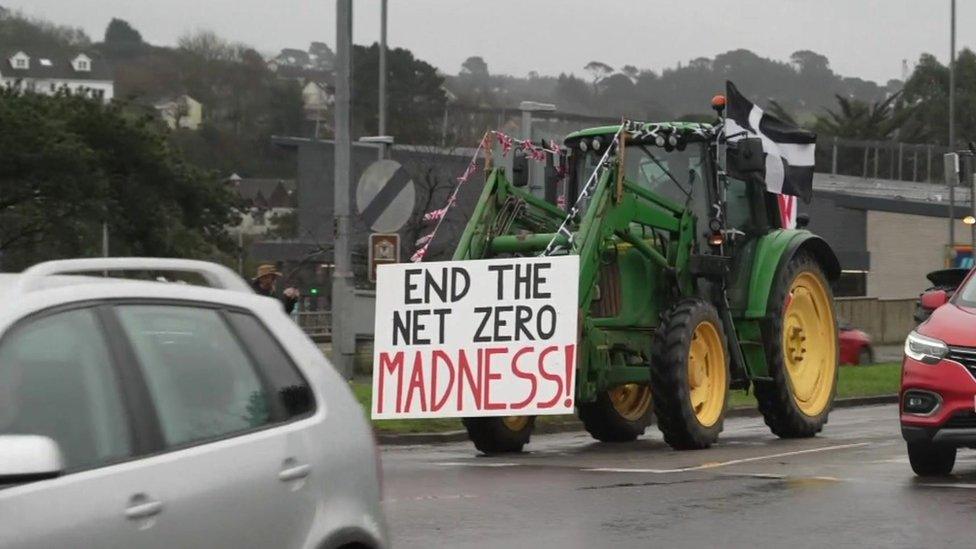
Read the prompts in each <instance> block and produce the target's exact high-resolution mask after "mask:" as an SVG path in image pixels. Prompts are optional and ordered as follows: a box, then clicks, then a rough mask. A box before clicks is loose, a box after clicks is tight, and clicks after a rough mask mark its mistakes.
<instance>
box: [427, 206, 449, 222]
mask: <svg viewBox="0 0 976 549" xmlns="http://www.w3.org/2000/svg"><path fill="white" fill-rule="evenodd" d="M446 213H447V206H445V207H443V208H441V209H439V210H433V211H429V212H427V213H425V214H424V222H425V223H428V222H430V221H437V220H438V219H440V218H442V217H444V214H446Z"/></svg>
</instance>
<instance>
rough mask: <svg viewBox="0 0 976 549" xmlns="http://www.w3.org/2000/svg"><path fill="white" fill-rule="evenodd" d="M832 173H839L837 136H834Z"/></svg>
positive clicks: (831, 161) (831, 162) (831, 157)
mask: <svg viewBox="0 0 976 549" xmlns="http://www.w3.org/2000/svg"><path fill="white" fill-rule="evenodd" d="M830 173H832V174H833V175H837V138H836V137H835V138H834V146H833V151H832V152H831V155H830Z"/></svg>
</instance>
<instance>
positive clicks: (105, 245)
mask: <svg viewBox="0 0 976 549" xmlns="http://www.w3.org/2000/svg"><path fill="white" fill-rule="evenodd" d="M102 257H108V222H107V221H102Z"/></svg>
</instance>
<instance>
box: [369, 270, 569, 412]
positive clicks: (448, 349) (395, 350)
mask: <svg viewBox="0 0 976 549" xmlns="http://www.w3.org/2000/svg"><path fill="white" fill-rule="evenodd" d="M578 269H579V258H578V257H577V256H565V257H540V258H514V259H491V260H479V261H447V262H432V263H420V264H396V265H380V266H378V267H377V275H378V280H377V283H376V327H375V328H376V329H375V339H374V342H373V345H374V351H373V402H372V417H373V418H374V419H390V418H424V417H472V416H510V415H545V414H570V413H572V412H573V405H574V396H575V392H574V388H575V383H576V379H575V372H576V333H577V332H576V329H577V327H576V324H577V310H576V309H577V300H578V294H579V289H578V286H579V274H578V273H579V270H578Z"/></svg>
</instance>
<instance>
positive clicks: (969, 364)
mask: <svg viewBox="0 0 976 549" xmlns="http://www.w3.org/2000/svg"><path fill="white" fill-rule="evenodd" d="M946 358H947V359H949V360H954V361H956V362H958V363H959V364H962V365H963V366H965V367H966V369H967V370H969V374H970V375H972V376H973V378H974V379H976V348H973V347H949V354H947V355H946Z"/></svg>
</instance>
